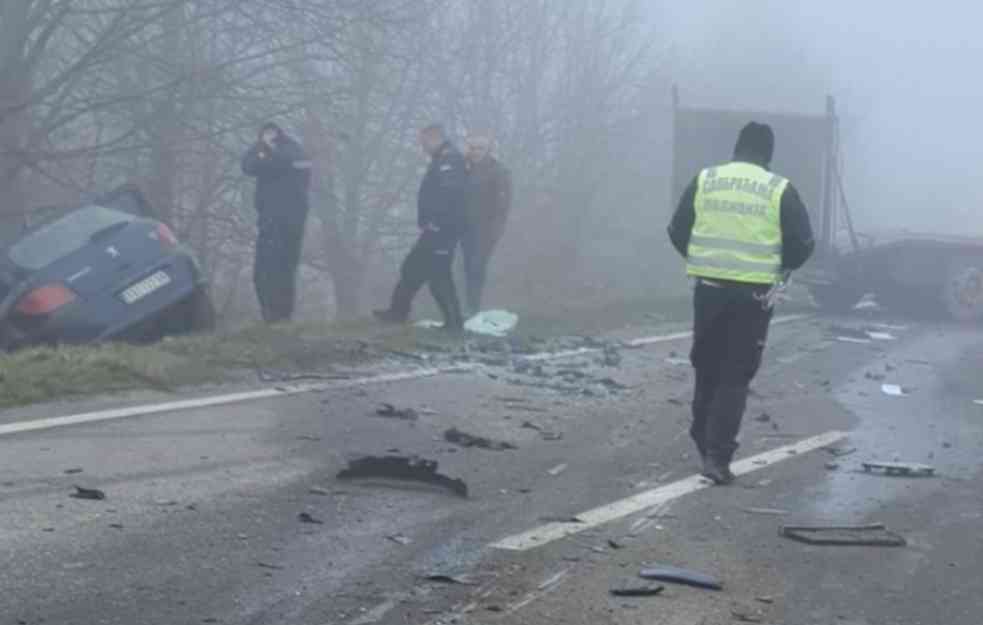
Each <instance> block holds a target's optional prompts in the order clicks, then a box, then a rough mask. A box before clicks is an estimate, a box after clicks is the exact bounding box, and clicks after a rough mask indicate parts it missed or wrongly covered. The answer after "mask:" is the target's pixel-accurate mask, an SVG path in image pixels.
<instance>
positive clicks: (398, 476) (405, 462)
mask: <svg viewBox="0 0 983 625" xmlns="http://www.w3.org/2000/svg"><path fill="white" fill-rule="evenodd" d="M438 466H439V464H438V462H437V461H436V460H427V459H425V458H418V457H413V458H409V457H405V456H365V457H362V458H357V459H355V460H351V461H350V462H349V463H348V467H347V468H345V469H342V470H341V471H340V472H339V473H338V475H337V479H339V480H350V479H358V478H383V479H385V478H388V479H393V480H405V481H414V482H423V483H426V484H433V485H435V486H440V487H442V488H446V489H447V490H450V491H451V492H452V493H454V494H455V495H458V496H459V497H464V498H467V496H468V486H467V484H466V483H465V482H464V480H462V479H452V478H450V477H448V476H446V475H443V474H441V473H438V472H437V467H438Z"/></svg>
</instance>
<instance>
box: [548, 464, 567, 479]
mask: <svg viewBox="0 0 983 625" xmlns="http://www.w3.org/2000/svg"><path fill="white" fill-rule="evenodd" d="M566 470H567V465H566V464H558V465H556V466H555V467H553V468H552V469H550V470H549V471H547V473H549V474H550V475H552V476H553V477H556V476H557V475H559V474H561V473H563V472H564V471H566Z"/></svg>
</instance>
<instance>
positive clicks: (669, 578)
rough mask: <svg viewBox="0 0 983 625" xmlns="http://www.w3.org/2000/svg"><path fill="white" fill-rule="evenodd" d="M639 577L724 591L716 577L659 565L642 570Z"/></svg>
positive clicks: (721, 583)
mask: <svg viewBox="0 0 983 625" xmlns="http://www.w3.org/2000/svg"><path fill="white" fill-rule="evenodd" d="M639 576H640V577H642V578H643V579H654V580H657V581H660V582H672V583H675V584H683V585H686V586H695V587H697V588H707V589H710V590H723V587H724V585H723V582H721V581H720V580H718V579H716V578H715V577H712V576H710V575H706V574H705V573H699V572H697V571H690V570H688V569H681V568H678V567H675V566H665V565H658V566H654V567H647V568H644V569H642V571H641V572H640V573H639Z"/></svg>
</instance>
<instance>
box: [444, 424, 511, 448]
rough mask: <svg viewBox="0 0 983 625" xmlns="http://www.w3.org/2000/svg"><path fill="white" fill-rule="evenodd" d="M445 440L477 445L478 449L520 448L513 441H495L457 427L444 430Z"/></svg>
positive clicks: (465, 445) (465, 444)
mask: <svg viewBox="0 0 983 625" xmlns="http://www.w3.org/2000/svg"><path fill="white" fill-rule="evenodd" d="M444 440H445V441H447V442H448V443H454V444H455V445H460V446H461V447H477V448H478V449H490V450H492V451H506V450H510V449H518V447H516V446H515V445H513V444H512V443H509V442H506V441H493V440H491V439H490V438H485V437H484V436H475V435H473V434H468V433H467V432H462V431H461V430H459V429H457V428H450V429H449V430H446V431H445V432H444Z"/></svg>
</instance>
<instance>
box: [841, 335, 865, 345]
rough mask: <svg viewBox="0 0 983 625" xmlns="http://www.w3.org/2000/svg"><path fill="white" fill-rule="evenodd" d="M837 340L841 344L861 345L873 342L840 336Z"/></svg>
mask: <svg viewBox="0 0 983 625" xmlns="http://www.w3.org/2000/svg"><path fill="white" fill-rule="evenodd" d="M836 340H837V341H839V342H840V343H858V344H861V345H863V344H867V343H870V342H871V340H870V339H865V338H856V337H852V336H838V337H836Z"/></svg>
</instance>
